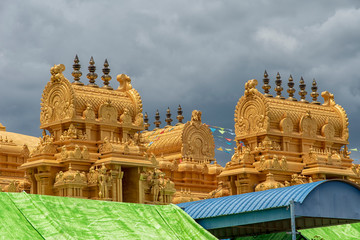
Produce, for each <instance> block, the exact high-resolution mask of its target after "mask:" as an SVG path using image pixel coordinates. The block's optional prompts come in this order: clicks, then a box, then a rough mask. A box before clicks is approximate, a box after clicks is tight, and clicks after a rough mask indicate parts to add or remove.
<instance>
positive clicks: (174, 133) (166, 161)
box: [143, 106, 223, 203]
mask: <svg viewBox="0 0 360 240" xmlns="http://www.w3.org/2000/svg"><path fill="white" fill-rule="evenodd" d="M145 117H146V118H145V122H146V123H145V124H148V119H147V114H145ZM155 119H156V121H155V125H156V128H155V129H153V130H152V131H145V132H144V134H143V136H144V139H145V141H146V142H147V143H148V150H147V152H148V154H154V155H155V156H156V159H157V160H158V162H159V169H160V170H161V171H162V172H164V173H165V174H166V177H168V178H170V179H171V181H173V182H174V183H175V188H176V193H175V196H174V199H173V203H180V202H189V201H195V200H200V199H204V198H206V197H207V196H208V193H209V192H211V191H213V190H215V189H216V188H217V181H216V177H217V176H218V175H219V174H220V173H221V171H222V169H223V168H222V167H221V166H220V165H219V164H217V163H216V160H215V143H214V138H213V135H212V132H211V130H210V128H209V127H208V126H207V125H206V124H205V123H202V122H201V112H200V111H198V110H194V111H193V112H192V116H191V121H188V122H186V123H182V119H183V116H182V110H181V107H180V106H179V109H178V116H177V119H178V120H179V123H177V124H176V125H175V126H171V121H172V119H171V114H170V109H168V111H167V118H166V119H165V121H166V122H167V126H165V127H164V128H159V124H160V123H159V122H160V118H159V114H158V111H157V113H156V115H155ZM148 125H149V124H148ZM148 125H147V127H148Z"/></svg>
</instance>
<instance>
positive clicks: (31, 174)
mask: <svg viewBox="0 0 360 240" xmlns="http://www.w3.org/2000/svg"><path fill="white" fill-rule="evenodd" d="M27 175H28V176H29V180H30V183H31V186H30V194H36V193H37V182H36V178H35V173H34V170H33V169H29V170H27Z"/></svg>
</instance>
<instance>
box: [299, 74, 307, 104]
mask: <svg viewBox="0 0 360 240" xmlns="http://www.w3.org/2000/svg"><path fill="white" fill-rule="evenodd" d="M299 88H300V91H299V95H300V98H301V99H300V102H304V103H308V101H306V99H305V98H306V94H307V92H306V91H305V88H306V84H305V82H304V79H303V77H301V78H300V84H299Z"/></svg>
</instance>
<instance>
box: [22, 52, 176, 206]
mask: <svg viewBox="0 0 360 240" xmlns="http://www.w3.org/2000/svg"><path fill="white" fill-rule="evenodd" d="M80 67H81V65H80V64H79V59H78V57H77V56H76V58H75V60H74V65H73V69H74V71H73V72H72V76H73V77H74V81H73V82H72V83H70V81H69V80H68V79H66V78H65V77H64V75H63V71H64V70H65V66H64V65H62V64H60V65H55V66H54V67H52V68H51V70H50V72H51V79H50V81H49V82H48V83H47V85H46V86H45V89H44V91H43V94H42V99H41V114H40V123H41V125H40V128H41V129H43V137H42V138H41V139H40V142H39V144H38V145H37V146H36V148H35V149H34V150H33V151H32V152H31V154H30V156H29V158H28V159H27V161H26V162H25V163H24V164H22V165H21V167H20V169H22V170H25V171H26V172H27V176H28V178H29V180H30V182H31V189H30V193H33V194H45V195H56V196H67V197H79V198H90V199H102V200H109V201H121V202H122V201H124V202H136V203H168V202H170V201H171V199H172V196H173V194H174V192H175V189H174V184H173V183H172V182H171V181H170V180H167V179H165V178H164V174H163V173H162V172H161V171H160V170H158V169H156V168H155V167H156V166H157V161H156V159H155V156H154V155H149V154H148V153H147V148H146V146H145V143H144V142H143V141H142V137H141V131H142V130H144V121H143V114H142V101H141V97H140V95H139V93H138V92H137V91H136V90H135V89H134V88H133V87H132V85H131V79H130V77H128V76H127V75H125V74H120V75H118V76H117V80H118V82H119V87H118V88H117V89H113V88H112V87H111V86H109V81H110V80H111V78H112V77H111V76H110V75H109V73H110V68H109V64H108V62H107V60H105V63H104V67H103V69H102V72H103V75H102V77H101V79H102V80H103V82H104V84H103V86H99V85H97V83H96V82H95V79H96V78H97V77H98V75H97V74H96V72H95V71H96V67H95V62H94V59H93V58H92V57H91V59H90V62H89V67H88V69H89V73H88V74H87V76H86V77H87V78H88V79H89V83H88V84H84V83H83V82H81V80H80V77H81V76H82V72H81V71H80Z"/></svg>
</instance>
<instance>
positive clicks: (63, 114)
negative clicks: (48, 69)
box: [40, 77, 75, 124]
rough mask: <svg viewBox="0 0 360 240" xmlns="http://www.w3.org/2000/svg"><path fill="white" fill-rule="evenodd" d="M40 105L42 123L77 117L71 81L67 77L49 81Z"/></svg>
mask: <svg viewBox="0 0 360 240" xmlns="http://www.w3.org/2000/svg"><path fill="white" fill-rule="evenodd" d="M40 105H41V112H40V123H41V124H46V123H50V122H53V121H58V120H62V119H67V118H73V117H75V106H74V90H73V89H72V87H71V84H70V82H69V81H68V80H67V79H66V78H65V77H64V78H61V79H60V80H58V81H50V82H48V84H47V85H46V86H45V89H44V91H43V94H42V98H41V104H40Z"/></svg>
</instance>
